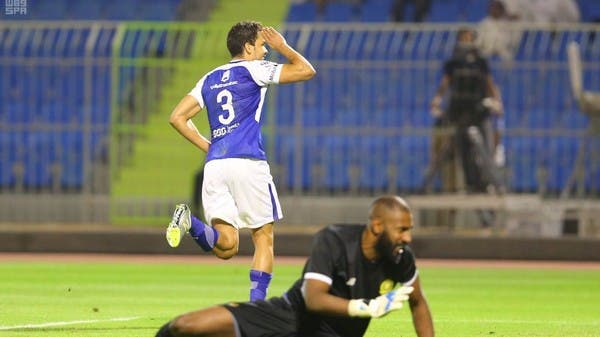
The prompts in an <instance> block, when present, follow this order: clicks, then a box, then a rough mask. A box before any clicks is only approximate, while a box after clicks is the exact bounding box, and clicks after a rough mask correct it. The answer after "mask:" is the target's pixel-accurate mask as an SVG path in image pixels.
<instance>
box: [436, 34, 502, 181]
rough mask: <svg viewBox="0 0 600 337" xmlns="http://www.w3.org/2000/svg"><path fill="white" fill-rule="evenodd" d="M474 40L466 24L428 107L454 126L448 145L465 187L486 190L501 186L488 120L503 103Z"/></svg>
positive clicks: (500, 110)
mask: <svg viewBox="0 0 600 337" xmlns="http://www.w3.org/2000/svg"><path fill="white" fill-rule="evenodd" d="M474 41H475V33H474V31H473V30H471V29H468V28H465V29H461V30H460V31H459V32H458V41H457V44H456V47H455V49H454V53H453V55H452V57H451V58H450V59H449V60H448V61H446V62H445V64H444V75H443V77H442V80H441V83H440V85H439V87H438V89H437V91H436V95H435V97H434V98H433V99H432V102H431V110H432V113H433V115H434V116H435V117H437V118H439V119H440V120H442V121H443V123H444V124H445V125H448V126H450V127H452V128H453V129H454V130H455V132H454V133H453V135H452V137H451V140H452V144H449V146H450V147H451V148H454V149H455V150H456V152H457V154H458V157H459V158H460V162H461V164H462V169H463V172H464V180H465V185H466V189H467V191H469V192H486V191H487V189H488V186H490V185H492V186H494V187H496V188H501V187H502V186H501V185H502V184H501V182H500V181H499V179H498V177H497V173H496V172H495V168H494V165H493V162H492V153H494V148H493V147H494V145H495V142H494V141H493V133H492V127H491V120H490V117H491V116H492V114H495V115H501V114H502V104H501V99H500V93H499V91H498V89H497V87H496V85H495V84H494V81H493V79H492V76H491V72H490V68H489V65H488V62H487V60H486V59H485V58H484V57H482V56H481V55H480V54H479V51H478V49H477V48H476V46H475V44H474ZM448 89H449V91H450V92H449V95H448V97H449V102H448V106H447V109H446V110H445V111H444V112H442V110H441V108H440V104H441V101H442V97H443V96H444V94H445V92H446V91H447V90H448ZM438 155H439V156H443V155H444V153H439V154H438ZM434 159H437V158H434Z"/></svg>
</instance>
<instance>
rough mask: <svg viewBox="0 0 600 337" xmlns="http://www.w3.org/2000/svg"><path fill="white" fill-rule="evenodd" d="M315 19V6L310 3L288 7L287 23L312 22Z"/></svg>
mask: <svg viewBox="0 0 600 337" xmlns="http://www.w3.org/2000/svg"><path fill="white" fill-rule="evenodd" d="M316 19H317V6H316V5H315V3H314V2H312V1H307V2H301V3H296V4H292V5H290V9H289V12H288V16H287V19H286V21H287V22H314V21H316Z"/></svg>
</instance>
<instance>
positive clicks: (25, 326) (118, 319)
mask: <svg viewBox="0 0 600 337" xmlns="http://www.w3.org/2000/svg"><path fill="white" fill-rule="evenodd" d="M138 318H141V317H138V316H136V317H116V318H109V319H89V320H80V321H66V322H47V323H40V324H23V325H11V326H1V325H0V330H15V329H38V328H47V327H53V326H63V325H74V324H87V323H102V322H125V321H133V320H134V319H138Z"/></svg>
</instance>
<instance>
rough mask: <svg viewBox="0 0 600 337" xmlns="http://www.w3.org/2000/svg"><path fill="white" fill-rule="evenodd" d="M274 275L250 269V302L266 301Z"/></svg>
mask: <svg viewBox="0 0 600 337" xmlns="http://www.w3.org/2000/svg"><path fill="white" fill-rule="evenodd" d="M272 277H273V275H271V274H269V273H267V272H264V271H259V270H254V269H250V301H256V300H264V299H265V297H267V289H268V288H269V283H271V278H272Z"/></svg>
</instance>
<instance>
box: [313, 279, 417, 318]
mask: <svg viewBox="0 0 600 337" xmlns="http://www.w3.org/2000/svg"><path fill="white" fill-rule="evenodd" d="M411 291H412V288H410V287H401V288H398V289H396V290H395V292H396V293H395V295H392V294H389V293H388V294H386V295H388V296H387V297H386V296H385V295H382V296H380V297H377V298H375V299H372V300H362V299H356V300H348V299H345V298H341V297H338V296H335V295H332V294H330V293H329V284H327V283H325V282H322V281H319V280H314V279H305V280H304V286H303V295H304V301H305V304H306V308H307V310H309V311H311V312H314V313H317V314H323V315H330V316H353V317H381V316H383V315H385V314H387V313H388V312H390V311H392V310H397V309H400V308H401V307H402V301H404V300H406V299H408V294H409V293H410V292H411ZM388 299H389V300H391V301H390V302H389V303H386V301H388ZM394 300H395V301H394ZM371 301H376V302H373V303H372V304H371ZM362 304H364V306H363V305H362ZM351 308H352V309H351Z"/></svg>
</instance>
